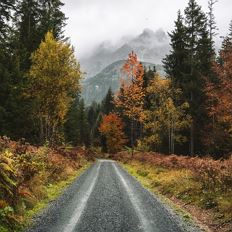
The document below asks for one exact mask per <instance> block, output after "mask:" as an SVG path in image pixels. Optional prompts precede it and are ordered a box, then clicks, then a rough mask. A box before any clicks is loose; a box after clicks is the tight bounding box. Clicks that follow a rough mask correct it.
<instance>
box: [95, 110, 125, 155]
mask: <svg viewBox="0 0 232 232" xmlns="http://www.w3.org/2000/svg"><path fill="white" fill-rule="evenodd" d="M123 128H124V124H123V122H122V120H121V118H120V117H119V116H118V115H117V114H115V113H110V114H108V115H105V116H104V117H103V120H102V123H101V125H100V126H99V131H100V132H101V133H102V134H103V135H104V136H105V137H106V143H107V148H108V151H109V152H110V153H115V152H117V151H119V150H120V149H121V148H122V146H123V145H124V144H125V143H126V138H125V135H124V132H123Z"/></svg>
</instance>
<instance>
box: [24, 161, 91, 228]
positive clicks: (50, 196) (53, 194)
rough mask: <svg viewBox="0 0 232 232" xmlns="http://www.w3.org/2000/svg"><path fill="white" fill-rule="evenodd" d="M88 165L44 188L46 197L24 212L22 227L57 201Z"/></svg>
mask: <svg viewBox="0 0 232 232" xmlns="http://www.w3.org/2000/svg"><path fill="white" fill-rule="evenodd" d="M90 164H91V163H87V164H86V165H85V166H83V167H82V168H80V169H78V170H77V171H76V173H75V174H74V175H71V176H69V177H68V178H67V179H66V180H62V181H59V182H57V183H53V184H49V185H48V186H46V187H45V190H46V197H45V198H44V199H42V200H41V201H39V202H38V203H37V204H36V205H35V206H34V207H33V209H31V210H29V211H26V212H25V215H24V217H25V221H24V227H25V226H29V225H30V224H31V221H32V218H33V217H35V216H36V215H37V214H39V213H40V212H41V211H42V210H43V209H45V208H46V207H47V206H48V204H49V203H50V202H51V201H53V200H55V199H57V198H58V197H59V196H60V195H61V194H62V193H63V191H64V189H65V188H67V187H68V186H69V185H70V184H72V183H73V181H74V180H75V179H76V178H77V177H79V176H80V175H81V174H82V173H83V172H84V171H85V170H86V169H87V168H88V167H89V166H90Z"/></svg>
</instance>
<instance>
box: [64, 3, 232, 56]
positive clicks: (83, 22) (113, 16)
mask: <svg viewBox="0 0 232 232" xmlns="http://www.w3.org/2000/svg"><path fill="white" fill-rule="evenodd" d="M63 2H64V3H65V6H64V8H63V11H64V12H65V14H66V17H68V18H69V19H68V20H67V26H66V28H65V29H66V31H65V34H66V36H68V37H70V39H71V43H72V44H73V45H74V47H75V50H76V53H77V55H78V56H79V57H80V56H83V55H85V54H86V53H89V52H91V50H92V49H93V48H94V47H95V46H96V45H97V44H99V43H101V42H103V41H105V40H109V41H111V42H113V43H116V42H117V41H118V40H119V39H120V38H121V37H122V36H127V35H137V34H140V33H141V32H142V31H143V29H144V28H150V29H152V30H156V29H158V28H163V29H164V30H165V31H171V30H172V29H173V26H174V20H176V17H177V11H178V10H179V9H180V10H181V11H182V12H183V11H184V9H185V7H186V6H187V4H188V0H63ZM197 2H198V3H199V4H200V5H201V6H202V8H203V10H204V11H205V12H206V11H208V9H207V2H208V0H197ZM215 16H216V21H217V26H218V27H219V33H220V35H222V36H223V35H226V34H227V32H228V28H229V23H230V21H231V20H232V0H218V3H217V4H216V5H215ZM218 37H219V36H218Z"/></svg>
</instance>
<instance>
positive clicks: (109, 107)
mask: <svg viewBox="0 0 232 232" xmlns="http://www.w3.org/2000/svg"><path fill="white" fill-rule="evenodd" d="M101 107H102V113H103V114H109V113H111V112H113V110H114V108H115V106H114V96H113V92H112V90H111V88H109V90H108V92H107V94H106V96H105V98H104V99H103V101H102V105H101Z"/></svg>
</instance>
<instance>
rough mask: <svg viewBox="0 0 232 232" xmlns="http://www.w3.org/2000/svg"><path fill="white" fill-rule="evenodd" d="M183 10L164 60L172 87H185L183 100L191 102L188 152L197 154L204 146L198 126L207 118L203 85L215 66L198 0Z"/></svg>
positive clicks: (191, 0)
mask: <svg viewBox="0 0 232 232" xmlns="http://www.w3.org/2000/svg"><path fill="white" fill-rule="evenodd" d="M184 13H185V15H184V17H182V16H181V13H180V12H178V17H177V20H176V22H175V29H174V31H172V32H171V33H170V34H169V35H170V37H171V48H172V49H171V53H170V54H169V55H168V56H166V58H165V59H164V61H163V62H164V68H165V71H166V73H167V76H168V77H169V78H171V79H172V85H173V87H174V88H180V89H181V90H182V93H183V96H182V102H188V103H189V111H190V112H189V113H190V115H191V117H192V125H191V129H190V133H189V136H188V138H189V153H190V154H194V152H200V150H201V149H202V144H201V140H200V138H201V137H200V133H201V130H199V129H198V130H196V128H203V124H204V123H203V121H204V120H205V119H206V112H205V105H204V104H205V94H204V84H205V79H206V78H209V74H210V73H211V69H212V65H211V62H212V50H211V47H212V46H211V41H210V36H209V31H208V28H207V26H208V23H207V17H206V14H205V13H204V12H203V11H202V9H201V7H200V6H199V5H198V4H197V3H196V1H195V0H189V3H188V6H187V7H186V9H185V11H184ZM196 147H197V149H195V148H196ZM186 152H187V151H186Z"/></svg>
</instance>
